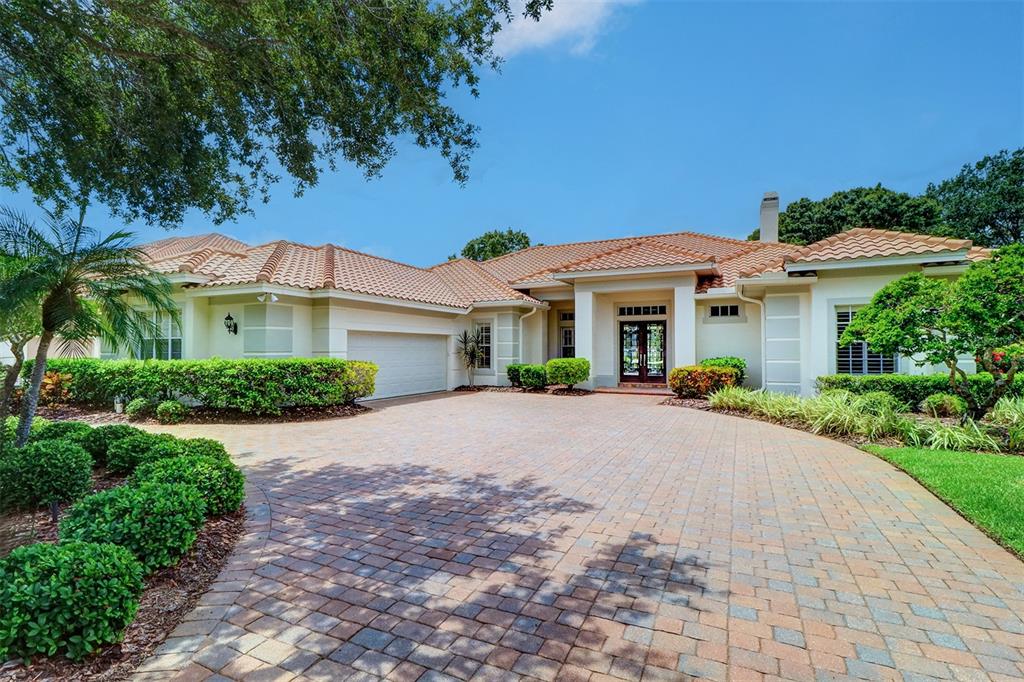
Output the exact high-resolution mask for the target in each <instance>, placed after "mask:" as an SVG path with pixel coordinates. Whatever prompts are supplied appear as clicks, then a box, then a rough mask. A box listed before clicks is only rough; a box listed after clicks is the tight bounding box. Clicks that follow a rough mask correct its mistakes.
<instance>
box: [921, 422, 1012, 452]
mask: <svg viewBox="0 0 1024 682" xmlns="http://www.w3.org/2000/svg"><path fill="white" fill-rule="evenodd" d="M902 435H903V438H904V442H905V443H907V444H908V445H913V446H915V447H925V448H929V449H932V450H960V451H965V450H976V451H982V452H999V442H998V441H997V440H996V439H995V438H994V437H993V436H992V435H991V434H990V433H988V431H986V430H985V429H984V428H983V427H982V426H981V425H980V424H978V423H977V422H975V421H970V420H969V421H968V422H967V423H965V424H964V425H963V426H961V425H959V424H946V423H945V422H940V421H935V420H932V419H925V420H920V421H917V422H915V423H913V424H912V425H908V428H907V429H906V431H904V433H903V434H902Z"/></svg>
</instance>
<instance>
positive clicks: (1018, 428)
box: [1006, 424, 1024, 452]
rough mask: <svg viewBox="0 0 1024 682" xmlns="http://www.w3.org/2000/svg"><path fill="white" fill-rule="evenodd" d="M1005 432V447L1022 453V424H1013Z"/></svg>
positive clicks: (1023, 426)
mask: <svg viewBox="0 0 1024 682" xmlns="http://www.w3.org/2000/svg"><path fill="white" fill-rule="evenodd" d="M1007 431H1008V432H1007V434H1006V447H1008V448H1009V449H1011V450H1014V451H1016V452H1021V451H1024V424H1014V425H1013V426H1011V427H1010V428H1009V429H1008V430H1007Z"/></svg>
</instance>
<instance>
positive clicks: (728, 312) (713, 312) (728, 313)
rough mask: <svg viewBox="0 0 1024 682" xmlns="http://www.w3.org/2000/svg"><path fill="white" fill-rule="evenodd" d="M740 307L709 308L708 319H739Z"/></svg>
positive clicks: (718, 306) (720, 306)
mask: <svg viewBox="0 0 1024 682" xmlns="http://www.w3.org/2000/svg"><path fill="white" fill-rule="evenodd" d="M739 316H740V307H739V306H738V305H713V306H709V308H708V317H739Z"/></svg>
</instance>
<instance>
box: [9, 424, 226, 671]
mask: <svg viewBox="0 0 1024 682" xmlns="http://www.w3.org/2000/svg"><path fill="white" fill-rule="evenodd" d="M10 426H13V425H10ZM4 427H5V429H7V428H8V425H6V424H5V425H4ZM94 467H95V468H96V470H95V471H94ZM94 481H100V482H102V485H103V486H108V487H106V489H104V490H100V491H98V492H93V490H94V486H95V483H94ZM244 487H245V477H244V476H243V475H242V473H241V471H240V470H239V469H238V467H237V466H235V465H234V464H233V463H232V462H231V460H230V458H229V456H228V454H227V451H226V450H225V448H224V446H223V445H222V444H221V443H219V442H217V441H213V440H210V439H206V438H190V439H179V438H176V437H174V436H172V435H169V434H152V433H147V432H144V431H142V430H140V429H137V428H135V427H132V426H128V425H123V424H120V425H106V426H101V427H99V428H93V427H91V426H89V425H87V424H83V423H80V422H49V423H48V422H46V421H45V420H37V422H35V423H34V425H33V431H32V432H31V438H30V441H29V443H28V445H27V446H26V447H24V448H14V447H13V446H10V445H7V446H5V451H4V452H3V453H0V501H3V504H4V505H5V506H6V507H13V509H7V512H8V513H7V514H6V515H5V516H4V517H0V518H2V519H3V522H5V523H7V522H14V523H17V519H18V518H19V516H22V517H27V518H29V519H32V518H38V516H37V514H36V510H37V509H38V508H40V507H43V508H47V509H49V510H50V513H51V514H52V516H53V519H52V523H50V524H49V525H46V526H41V529H42V532H41V533H39V536H41V537H42V538H43V539H45V540H46V541H43V542H36V543H34V544H25V545H22V546H19V547H16V548H14V549H13V551H11V552H10V553H9V554H8V555H7V556H6V557H3V558H0V663H2V664H3V667H2V668H0V677H4V678H6V677H13V678H15V679H21V678H24V679H34V678H47V677H51V678H58V679H69V678H77V677H82V676H92V675H107V676H110V675H114V676H116V675H123V674H125V673H127V672H128V671H130V670H131V668H132V667H133V666H134V665H137V664H138V663H139V662H141V661H142V660H143V659H144V658H145V657H146V656H147V655H148V654H149V652H150V651H152V649H153V647H154V646H156V645H157V644H159V643H160V641H161V640H162V639H163V637H164V636H165V634H166V633H167V631H168V630H169V629H170V628H172V627H174V626H175V625H176V624H177V621H178V620H179V619H180V618H181V617H182V616H184V615H185V614H186V613H187V612H188V611H189V610H190V608H191V606H192V605H193V603H194V602H195V600H196V599H197V598H198V597H199V595H200V594H201V593H202V592H203V591H204V590H205V589H206V586H207V585H208V584H209V582H210V581H211V580H212V579H213V577H214V576H215V574H216V573H217V571H218V568H219V565H220V564H221V562H223V560H224V559H225V558H226V557H227V555H228V553H229V552H230V550H231V548H232V546H233V544H234V541H235V539H236V538H237V536H238V533H239V531H240V528H241V524H240V522H241V519H242V516H241V512H240V508H241V506H242V501H243V499H244ZM66 505H69V506H66ZM65 506H66V509H63V512H62V508H63V507H65ZM57 521H59V526H58V525H56V522H57ZM54 530H55V531H56V533H55V534H54V533H53V531H54ZM126 633H127V634H126Z"/></svg>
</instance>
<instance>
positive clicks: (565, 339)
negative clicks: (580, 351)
mask: <svg viewBox="0 0 1024 682" xmlns="http://www.w3.org/2000/svg"><path fill="white" fill-rule="evenodd" d="M559 331H560V332H561V333H560V335H559V336H560V339H561V346H560V350H561V354H560V357H563V358H574V357H576V328H575V327H562V328H561V329H560V330H559Z"/></svg>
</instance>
